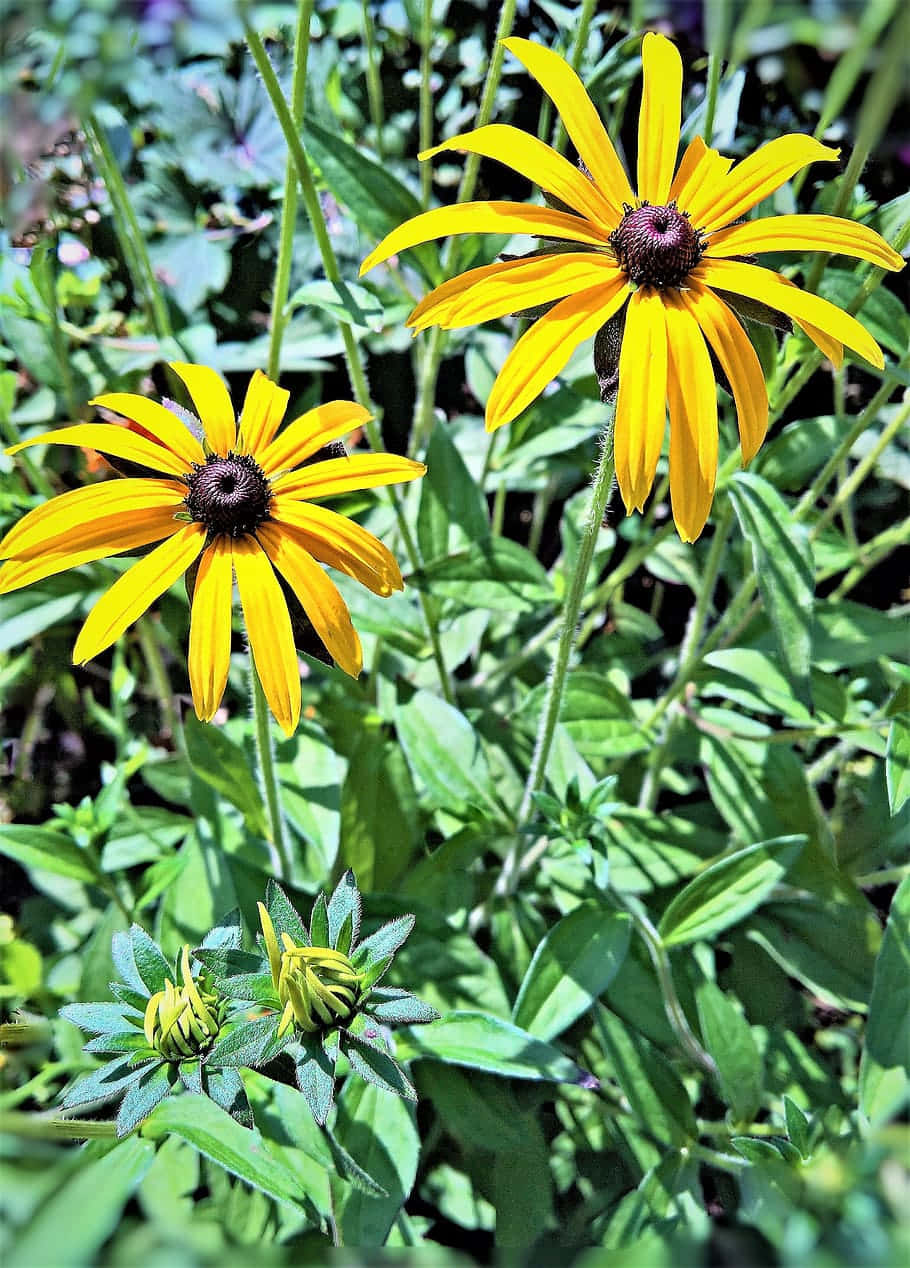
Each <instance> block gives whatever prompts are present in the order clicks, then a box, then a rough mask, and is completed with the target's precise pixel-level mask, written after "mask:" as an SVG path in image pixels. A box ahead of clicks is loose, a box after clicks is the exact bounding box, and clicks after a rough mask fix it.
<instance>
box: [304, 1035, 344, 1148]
mask: <svg viewBox="0 0 910 1268" xmlns="http://www.w3.org/2000/svg"><path fill="white" fill-rule="evenodd" d="M299 1043H300V1052H299V1054H298V1056H297V1060H296V1067H297V1086H298V1087H299V1088H300V1090H301V1092H302V1093H303V1095H304V1097H305V1098H306V1103H307V1105H308V1106H309V1107H310V1113H311V1114H312V1115H313V1118H314V1119H315V1120H316V1122H317V1123H318V1124H319V1126H320V1127H322V1126H323V1124H324V1123H325V1120H326V1119H327V1118H328V1116H329V1111H330V1110H331V1108H332V1099H333V1096H334V1093H335V1056H334V1053H333V1055H331V1056H330V1055H329V1053H327V1052H326V1050H325V1048H324V1047H323V1044H322V1039H321V1038H320V1036H319V1035H306V1034H302V1035H300V1037H299Z"/></svg>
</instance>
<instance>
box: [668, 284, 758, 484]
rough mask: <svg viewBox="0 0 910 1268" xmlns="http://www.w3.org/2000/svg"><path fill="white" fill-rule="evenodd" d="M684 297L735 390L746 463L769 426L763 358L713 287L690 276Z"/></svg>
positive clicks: (744, 461) (734, 399) (751, 457)
mask: <svg viewBox="0 0 910 1268" xmlns="http://www.w3.org/2000/svg"><path fill="white" fill-rule="evenodd" d="M687 286H688V289H687V290H685V291H680V292H679V295H680V299H681V300H682V302H683V304H684V305H685V307H686V308H687V309H688V310H689V311H690V312H691V313H692V315H693V317H694V318H695V320H696V321H697V322H698V324H699V326H701V330H702V334H703V335H704V336H705V338H706V339H707V340H708V343H709V344H710V345H711V347H712V348H713V350H714V355H715V356H716V357H717V359H718V361H719V362H720V364H721V367H722V369H723V371H724V374H726V376H727V381H728V383H729V384H730V387H731V389H732V391H733V401H734V404H735V405H736V418H737V422H738V423H739V439H740V444H741V445H742V451H743V463H744V464H745V463H747V462H751V460H752V459H753V458H754V457H755V455H756V453H758V450H759V446H760V445H761V443H762V441H763V440H764V438H765V432H766V431H767V430H768V390H767V387H766V386H765V376H764V374H763V372H762V368H761V362H760V361H759V359H758V356H757V355H756V352H755V349H754V348H753V347H752V344H751V343H750V342H749V337H748V335H747V334H746V332H745V330H743V328H742V326H741V325H740V323H739V321H738V320H737V318H736V315H735V314H734V313H733V312H732V311H731V310H730V309H729V308H728V307H727V305H726V304H725V303H724V302H723V300H722V299H720V297H719V296H717V295H715V294H714V292H713V291H710V290H708V288H707V287H706V286H702V284H701V283H700V282H697V281H695V279H694V278H689V280H688V283H687Z"/></svg>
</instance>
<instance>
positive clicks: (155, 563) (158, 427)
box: [0, 362, 425, 735]
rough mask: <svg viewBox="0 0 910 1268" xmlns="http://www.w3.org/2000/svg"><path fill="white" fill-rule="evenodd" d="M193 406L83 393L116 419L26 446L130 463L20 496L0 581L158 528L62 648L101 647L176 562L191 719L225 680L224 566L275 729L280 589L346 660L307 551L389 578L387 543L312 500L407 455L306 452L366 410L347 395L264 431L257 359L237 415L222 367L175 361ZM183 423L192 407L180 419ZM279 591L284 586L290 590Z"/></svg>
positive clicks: (227, 592) (0, 547)
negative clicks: (53, 491) (26, 502)
mask: <svg viewBox="0 0 910 1268" xmlns="http://www.w3.org/2000/svg"><path fill="white" fill-rule="evenodd" d="M172 369H174V370H175V371H176V373H177V374H178V375H179V376H180V377H181V379H182V380H183V382H184V383H185V384H186V387H187V390H188V392H189V394H190V397H191V398H192V401H193V404H194V405H195V407H196V410H197V412H198V415H199V420H201V422H200V424H199V426H198V434H194V433H195V432H196V430H197V429H196V428H195V426H194V427H193V428H192V429H191V427H190V426H187V425H185V424H184V422H183V421H182V419H181V418H180V417H178V415H177V413H176V412H174V411H172V410H170V409H168V408H166V407H165V406H164V405H160V404H157V403H156V402H154V401H150V400H147V399H146V398H145V397H142V396H135V395H133V394H131V393H127V392H112V393H108V394H106V395H104V396H99V397H97V398H96V399H95V400H94V401H92V402H91V404H93V405H98V406H102V407H104V408H105V409H109V410H112V411H114V412H115V413H117V414H120V415H122V416H123V417H124V418H125V419H127V420H128V423H129V425H128V426H127V427H122V426H118V425H117V424H114V423H79V424H76V425H74V426H71V427H63V428H60V429H58V430H57V431H52V432H46V433H44V434H43V435H40V436H34V437H32V438H31V439H30V440H27V441H24V442H23V443H22V444H20V445H15V446H13V448H12V449H10V450H8V452H9V453H17V452H18V451H19V450H20V449H24V448H25V447H26V446H27V445H38V444H63V445H80V446H85V447H86V448H91V449H96V450H98V451H99V452H101V453H103V454H106V455H110V456H111V457H112V458H114V459H119V460H121V461H122V462H125V463H128V464H129V466H130V471H131V472H132V471H136V470H138V471H139V472H140V474H137V475H133V474H131V475H129V476H128V477H126V478H125V479H122V480H118V481H111V482H106V481H105V482H102V483H100V484H93V485H90V486H88V487H86V488H82V489H76V490H73V491H72V492H69V493H63V494H61V495H60V496H59V497H56V498H53V499H52V500H51V501H50V502H47V503H45V504H43V505H41V506H38V507H36V508H35V509H34V510H33V511H30V512H29V514H28V515H26V516H25V517H24V518H23V519H21V520H20V521H19V523H18V524H16V525H15V526H14V527H13V528H12V529H11V530H10V531H9V533H7V535H6V537H5V538H4V539H3V541H2V542H0V559H6V560H8V561H9V562H7V563H6V564H4V565H3V567H2V568H0V594H4V593H7V592H8V591H10V590H17V589H19V588H20V587H21V586H25V585H28V584H29V583H30V582H33V581H39V580H41V579H42V578H43V577H48V576H50V575H51V574H53V573H57V572H61V571H63V570H64V569H65V568H74V567H76V566H77V565H79V564H85V563H90V562H92V561H93V560H96V559H101V558H104V557H105V556H108V555H117V554H120V553H122V552H123V551H127V550H135V549H136V548H138V547H143V546H148V545H151V544H152V543H155V542H160V543H161V544H160V545H157V546H156V547H155V549H154V550H152V551H151V552H150V553H148V554H147V555H145V556H143V558H141V559H140V560H139V561H138V562H137V563H134V564H132V565H131V566H130V567H129V568H128V569H127V570H126V572H124V573H123V575H122V576H120V577H119V578H118V579H117V581H115V583H114V584H113V585H112V586H111V588H110V589H109V590H108V591H107V592H106V593H105V594H104V595H102V597H101V598H100V599H99V600H98V602H97V603H96V604H95V606H94V607H93V608H92V610H91V612H90V613H89V615H88V618H87V619H86V621H85V624H84V625H83V627H82V630H81V631H80V633H79V636H78V638H77V640H76V645H75V647H74V649H73V660H74V662H75V663H78V664H82V663H84V662H85V661H87V660H90V659H91V658H92V657H93V656H97V655H98V654H99V653H100V652H103V651H104V650H105V648H107V647H109V646H110V645H111V643H113V642H114V641H115V640H116V639H117V638H119V637H120V635H121V634H122V633H123V632H124V630H125V629H126V628H127V626H129V625H130V624H132V622H133V621H135V620H136V619H137V617H139V616H140V615H141V614H142V613H143V612H144V611H145V610H146V609H147V608H148V607H149V605H150V604H152V603H154V602H155V600H156V599H157V598H159V596H160V595H162V594H163V593H164V591H165V590H167V589H168V587H169V586H170V585H172V584H173V582H174V581H176V580H177V578H178V577H179V576H181V574H183V573H186V572H188V571H190V580H191V588H192V616H191V621H190V639H189V657H188V661H189V676H190V685H191V688H192V693H193V703H194V705H195V708H196V713H197V715H198V716H199V717H200V718H201V719H202V720H203V721H210V720H211V718H212V717H213V716H214V714H215V711H216V710H217V708H218V705H219V704H220V702H221V697H222V695H223V694H224V688H225V684H226V682H227V675H228V662H229V658H230V643H231V606H232V593H233V582H234V578H236V581H237V588H238V590H239V592H240V603H241V606H242V609H243V617H244V622H245V625H246V631H247V635H248V637H249V642H250V648H251V651H252V655H253V659H254V661H255V665H256V671H257V673H258V675H259V678H260V680H261V682H262V685H263V689H264V691H265V694H266V698H267V700H268V702H269V707H270V708H271V710H272V712H273V714H274V715H275V717H276V719H277V721H278V722H279V724H280V725H281V727H282V728H283V729H284V731H285V732H286V733H287V734H288V735H290V734H291V733H292V732H293V731H294V729H295V727H296V726H297V722H298V719H299V716H300V674H299V669H298V665H297V653H296V650H295V645H294V633H293V628H292V619H291V612H290V609H289V600H288V595H291V596H295V597H296V599H297V600H298V601H299V602H300V604H301V606H302V607H303V610H304V612H305V613H306V616H307V618H308V619H309V621H310V623H311V624H312V626H313V628H314V630H315V631H316V633H317V635H318V636H319V638H320V639H321V640H322V642H323V643H324V644H325V646H326V648H327V649H328V651H329V652H330V653H331V655H332V656H333V657H334V659H335V661H336V662H337V663H338V665H339V666H340V668H341V669H343V670H344V671H345V673H348V674H351V675H352V676H354V677H356V676H357V675H358V674H359V673H360V669H361V664H362V654H361V649H360V640H359V638H358V637H357V632H356V630H355V629H354V627H353V625H352V623H351V617H350V613H349V612H348V609H347V606H346V604H345V603H344V600H343V599H342V597H341V595H340V594H339V592H338V590H337V588H336V586H335V585H334V583H333V582H332V581H331V580H330V579H329V577H328V576H327V575H326V573H325V572H324V571H323V569H322V567H321V566H320V564H329V565H330V566H331V567H333V568H337V569H338V570H339V571H340V572H344V573H346V574H347V575H348V576H350V577H354V578H355V579H356V580H357V581H359V582H361V584H362V585H365V586H366V587H367V588H368V589H369V590H372V591H373V593H374V594H379V595H389V594H391V593H392V591H394V590H400V589H401V588H402V580H401V573H400V571H399V568H398V564H397V563H396V562H395V559H394V558H393V556H392V554H391V553H390V552H389V550H388V549H387V548H386V547H385V546H384V545H383V544H382V543H381V542H380V541H378V540H377V539H376V538H375V537H374V536H373V535H372V534H371V533H368V532H367V531H366V530H365V529H364V528H361V526H360V525H359V524H356V523H354V522H353V521H352V520H349V519H347V518H345V517H344V516H343V515H339V514H338V513H337V512H335V511H331V510H328V509H327V508H326V507H323V506H320V505H318V503H319V502H320V501H321V500H322V499H323V498H327V497H334V496H336V495H338V494H341V493H347V492H349V491H351V490H355V489H369V488H374V487H376V486H378V485H385V484H394V483H398V482H401V481H405V480H413V479H415V478H416V477H417V476H420V475H422V474H423V472H424V470H425V468H424V466H423V465H422V464H421V463H417V462H411V461H410V460H409V459H407V458H400V457H397V456H395V455H393V454H380V453H377V454H373V453H363V454H352V455H350V456H344V457H338V458H329V459H327V460H323V461H314V462H312V463H310V464H309V465H303V464H306V463H307V460H308V459H310V458H312V457H313V455H315V454H317V452H318V451H319V450H320V449H321V448H323V446H325V445H327V444H329V443H330V442H331V441H333V440H335V439H337V438H338V437H340V436H343V435H345V434H346V433H347V432H350V431H352V430H353V429H354V428H356V427H358V426H360V425H361V424H362V423H363V422H364V421H366V420H367V419H368V417H369V415H368V414H367V412H366V410H364V409H363V408H361V406H359V405H356V404H354V403H353V402H351V401H330V402H329V403H327V404H325V405H318V406H317V407H316V408H315V409H312V410H309V411H308V412H307V413H305V414H303V415H301V416H300V417H299V418H296V419H294V420H293V421H292V422H290V423H288V425H287V426H286V427H284V428H283V430H281V431H279V430H278V428H279V425H280V423H281V420H282V418H283V417H284V412H285V409H286V407H287V402H288V398H289V393H288V392H286V391H284V390H283V389H282V388H279V387H278V386H277V385H276V384H275V383H273V382H272V381H271V380H270V379H268V378H267V377H266V376H265V375H264V374H262V373H261V371H258V370H257V371H256V373H255V374H254V375H253V377H252V379H251V380H250V384H249V387H248V389H247V393H246V398H245V400H244V403H243V408H242V410H241V413H240V418H239V420H237V419H236V417H235V414H234V408H233V406H232V404H231V398H230V396H229V395H228V391H227V388H226V387H225V385H224V382H223V381H222V379H221V378H220V377H219V375H217V374H216V373H215V372H214V370H211V369H208V368H207V367H205V366H199V365H187V364H184V363H183V362H177V363H174V364H173V365H172ZM192 421H193V423H194V424H195V422H196V420H195V419H193V420H192ZM291 602H293V599H292V600H291Z"/></svg>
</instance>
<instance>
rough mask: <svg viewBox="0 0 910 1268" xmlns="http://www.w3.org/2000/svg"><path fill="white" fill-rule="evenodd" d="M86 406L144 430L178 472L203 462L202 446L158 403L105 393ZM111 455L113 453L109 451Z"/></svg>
mask: <svg viewBox="0 0 910 1268" xmlns="http://www.w3.org/2000/svg"><path fill="white" fill-rule="evenodd" d="M89 405H101V406H103V407H104V409H110V410H113V411H114V413H115V414H121V415H122V416H123V417H124V418H128V419H130V420H131V421H132V422H134V423H138V424H139V426H140V427H144V428H145V430H146V431H147V432H149V433H150V435H151V436H153V437H154V439H155V440H156V441H157V442H158V444H160V445H164V446H165V447H166V448H167V449H170V450H171V452H172V453H174V454H176V456H177V457H178V458H179V459H180V466H179V470H180V471H188V470H189V469H190V467H191V466H192V464H193V463H194V462H205V454H204V453H203V452H202V445H201V444H200V443H199V441H198V440H197V438H196V437H195V436H194V435H193V433H192V432H191V431H190V429H189V428H188V427H187V426H186V424H185V423H182V422H181V421H180V419H179V418H178V417H177V415H176V414H174V413H172V412H171V410H169V409H167V408H166V407H165V406H164V405H159V404H158V402H157V401H149V400H147V399H146V398H145V397H144V396H136V395H135V394H134V393H133V392H106V393H105V394H104V395H103V396H96V397H95V398H94V400H91V401H89ZM133 434H134V435H135V434H136V433H133ZM33 443H34V442H33ZM110 452H111V453H114V452H115V451H114V450H113V449H112V450H110Z"/></svg>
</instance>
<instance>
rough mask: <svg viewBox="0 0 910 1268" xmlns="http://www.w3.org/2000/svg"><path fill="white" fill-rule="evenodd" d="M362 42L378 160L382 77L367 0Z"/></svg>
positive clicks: (382, 119)
mask: <svg viewBox="0 0 910 1268" xmlns="http://www.w3.org/2000/svg"><path fill="white" fill-rule="evenodd" d="M361 8H362V11H363V42H364V44H365V45H366V51H367V65H366V78H367V98H368V100H369V103H370V118H371V120H372V122H373V131H374V132H375V133H376V153H377V154H378V156H379V158H380V161H381V160H383V159H384V158H385V152H384V147H383V144H382V129H383V127H384V126H385V115H384V113H383V108H382V79H381V77H380V74H379V57H380V54H379V50H378V49H377V47H376V26H375V24H374V22H373V19H372V17H371V15H370V5H369V0H363V3H362V5H361Z"/></svg>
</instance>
